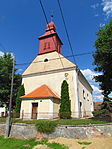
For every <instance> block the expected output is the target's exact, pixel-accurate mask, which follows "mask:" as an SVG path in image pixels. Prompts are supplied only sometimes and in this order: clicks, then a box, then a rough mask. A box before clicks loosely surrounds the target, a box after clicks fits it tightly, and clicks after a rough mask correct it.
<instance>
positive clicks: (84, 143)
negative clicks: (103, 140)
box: [78, 142, 92, 145]
mask: <svg viewBox="0 0 112 149" xmlns="http://www.w3.org/2000/svg"><path fill="white" fill-rule="evenodd" d="M78 143H79V144H80V145H90V144H91V143H92V142H78Z"/></svg>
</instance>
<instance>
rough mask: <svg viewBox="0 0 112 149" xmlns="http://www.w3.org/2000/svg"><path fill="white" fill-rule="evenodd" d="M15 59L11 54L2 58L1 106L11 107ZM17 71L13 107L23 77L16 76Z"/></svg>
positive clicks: (0, 75)
mask: <svg viewBox="0 0 112 149" xmlns="http://www.w3.org/2000/svg"><path fill="white" fill-rule="evenodd" d="M12 67H13V57H12V56H11V54H10V53H4V55H3V56H0V106H4V105H5V106H6V108H7V109H8V107H9V100H10V89H11V78H12ZM16 71H17V69H15V70H14V86H13V100H12V106H13V107H14V106H15V99H16V97H17V89H18V87H19V86H20V85H21V75H20V74H16Z"/></svg>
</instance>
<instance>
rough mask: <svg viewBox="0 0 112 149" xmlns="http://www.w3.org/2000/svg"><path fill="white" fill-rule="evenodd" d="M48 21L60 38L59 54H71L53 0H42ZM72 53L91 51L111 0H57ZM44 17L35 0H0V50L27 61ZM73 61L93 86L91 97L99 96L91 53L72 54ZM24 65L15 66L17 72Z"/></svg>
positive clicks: (111, 14)
mask: <svg viewBox="0 0 112 149" xmlns="http://www.w3.org/2000/svg"><path fill="white" fill-rule="evenodd" d="M42 3H43V6H44V8H45V12H46V15H47V18H48V21H49V22H50V14H51V12H53V14H54V18H53V21H54V22H55V24H56V27H57V32H58V34H59V36H60V38H61V40H62V42H63V55H64V56H67V55H71V50H70V47H69V44H68V40H67V36H66V33H65V29H64V25H63V21H62V17H61V14H60V10H59V6H58V3H57V0H42ZM60 3H61V6H62V10H63V14H64V17H65V22H66V26H67V29H68V33H69V36H70V41H71V44H72V48H73V51H74V54H80V53H88V52H91V53H92V52H94V51H95V47H94V42H95V40H96V39H97V36H96V32H97V31H98V30H99V27H104V25H105V24H107V23H109V20H110V18H111V17H112V0H60ZM45 28H46V20H45V17H44V15H43V12H42V9H41V6H40V3H39V0H10V1H9V0H0V54H1V55H2V52H12V53H13V54H14V55H15V56H16V61H17V63H18V64H20V63H27V62H31V61H32V60H33V59H34V58H35V57H36V55H37V54H38V50H39V40H38V37H39V36H40V35H42V34H43V33H44V32H45ZM75 59H76V63H77V65H78V66H79V69H81V70H82V72H83V74H84V75H85V76H86V78H87V79H88V81H89V82H90V83H91V85H92V87H93V89H94V100H101V99H102V96H101V94H100V92H101V91H99V89H98V85H97V84H96V83H94V81H93V80H92V76H93V75H97V74H96V73H95V72H94V66H93V65H92V63H93V58H92V54H91V55H90V54H89V55H83V56H76V57H75ZM70 60H71V61H73V59H72V58H70ZM27 66H28V65H20V66H18V68H19V72H20V73H22V71H24V70H25V68H26V67H27Z"/></svg>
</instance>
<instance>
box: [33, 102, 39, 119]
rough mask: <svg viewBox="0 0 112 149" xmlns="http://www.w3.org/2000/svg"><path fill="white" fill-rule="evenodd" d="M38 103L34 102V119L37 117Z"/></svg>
mask: <svg viewBox="0 0 112 149" xmlns="http://www.w3.org/2000/svg"><path fill="white" fill-rule="evenodd" d="M37 115H38V103H32V119H37Z"/></svg>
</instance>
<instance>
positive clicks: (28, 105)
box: [20, 99, 59, 119]
mask: <svg viewBox="0 0 112 149" xmlns="http://www.w3.org/2000/svg"><path fill="white" fill-rule="evenodd" d="M32 103H38V110H37V119H53V118H55V117H57V115H53V113H54V112H55V113H58V108H59V103H57V102H55V103H54V101H53V99H38V100H37V99H36V100H22V104H21V112H20V118H23V119H31V118H32ZM54 104H55V105H54ZM53 106H55V107H56V108H57V110H56V108H55V111H53Z"/></svg>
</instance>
